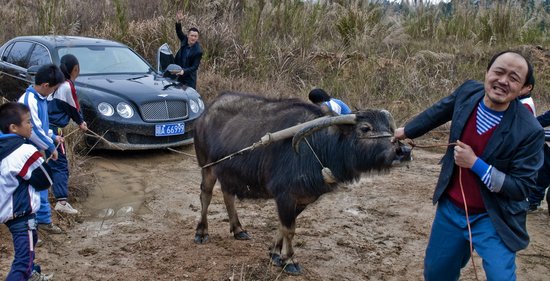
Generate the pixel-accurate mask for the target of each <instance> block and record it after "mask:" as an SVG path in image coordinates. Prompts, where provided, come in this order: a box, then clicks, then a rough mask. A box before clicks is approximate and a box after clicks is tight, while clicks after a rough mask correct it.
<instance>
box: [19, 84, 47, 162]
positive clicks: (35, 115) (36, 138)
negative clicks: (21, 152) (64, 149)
mask: <svg viewBox="0 0 550 281" xmlns="http://www.w3.org/2000/svg"><path fill="white" fill-rule="evenodd" d="M19 102H20V103H23V104H25V105H26V106H28V107H29V109H30V110H31V121H32V125H33V128H32V135H31V137H30V139H29V140H30V142H31V143H32V144H34V146H36V148H38V150H48V151H49V152H50V153H53V152H54V151H55V145H54V141H53V140H54V139H55V135H54V133H53V131H52V130H50V121H49V117H48V101H47V100H46V97H43V96H42V95H40V94H39V93H38V92H37V91H36V90H35V89H34V88H33V87H32V86H29V87H28V88H27V91H25V93H24V94H23V95H22V96H21V97H20V98H19Z"/></svg>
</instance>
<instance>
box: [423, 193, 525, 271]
mask: <svg viewBox="0 0 550 281" xmlns="http://www.w3.org/2000/svg"><path fill="white" fill-rule="evenodd" d="M469 217H470V227H471V229H472V240H473V247H474V249H475V251H476V252H477V253H478V254H479V256H480V257H481V258H482V260H483V269H484V270H485V274H486V276H487V280H488V281H497V280H502V281H514V280H516V262H515V260H516V253H515V252H512V251H510V250H509V249H508V247H506V245H505V244H504V243H503V242H502V239H501V238H500V236H499V235H498V233H497V232H496V230H495V227H494V226H493V224H492V222H491V219H490V218H489V215H488V214H487V213H481V214H473V215H470V216H469ZM469 241H470V239H469V235H468V226H467V222H466V215H465V212H464V210H462V209H461V208H458V207H457V206H455V205H454V204H453V203H452V202H450V201H449V200H448V199H446V198H442V199H441V200H439V203H438V206H437V211H436V213H435V218H434V222H433V225H432V233H431V234H430V241H429V242H428V247H427V248H426V257H425V259H424V279H425V280H426V281H433V280H458V278H459V276H460V269H462V268H463V267H464V266H466V264H467V263H468V260H469V259H470V242H469Z"/></svg>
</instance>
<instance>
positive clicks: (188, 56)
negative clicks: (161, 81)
mask: <svg viewBox="0 0 550 281" xmlns="http://www.w3.org/2000/svg"><path fill="white" fill-rule="evenodd" d="M182 19H183V13H182V12H178V13H177V21H176V34H177V35H178V38H179V40H180V49H179V50H178V52H177V53H176V57H175V62H176V64H178V65H179V66H181V68H183V70H182V71H181V72H180V73H178V74H177V75H178V81H180V82H182V83H183V84H185V85H187V86H189V87H191V88H193V89H196V88H197V70H198V69H199V65H200V63H201V59H202V48H201V45H200V43H199V42H198V40H199V30H198V29H196V28H194V27H191V28H190V29H189V31H188V32H187V35H185V34H184V33H183V32H182V29H181V20H182Z"/></svg>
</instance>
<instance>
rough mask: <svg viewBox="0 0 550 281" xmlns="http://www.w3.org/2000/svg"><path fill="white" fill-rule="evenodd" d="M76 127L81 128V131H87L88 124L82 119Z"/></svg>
mask: <svg viewBox="0 0 550 281" xmlns="http://www.w3.org/2000/svg"><path fill="white" fill-rule="evenodd" d="M78 127H79V128H80V130H82V131H83V132H86V131H88V124H86V121H82V123H80V125H78Z"/></svg>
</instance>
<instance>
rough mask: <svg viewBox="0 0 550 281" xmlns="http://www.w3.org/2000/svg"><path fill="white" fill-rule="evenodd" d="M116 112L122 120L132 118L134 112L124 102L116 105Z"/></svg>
mask: <svg viewBox="0 0 550 281" xmlns="http://www.w3.org/2000/svg"><path fill="white" fill-rule="evenodd" d="M116 112H117V113H118V115H120V116H121V117H122V118H132V116H134V110H133V109H132V107H131V106H130V105H129V104H127V103H125V102H119V103H118V104H117V105H116Z"/></svg>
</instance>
